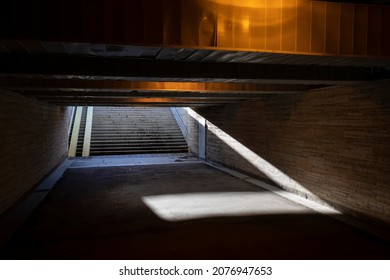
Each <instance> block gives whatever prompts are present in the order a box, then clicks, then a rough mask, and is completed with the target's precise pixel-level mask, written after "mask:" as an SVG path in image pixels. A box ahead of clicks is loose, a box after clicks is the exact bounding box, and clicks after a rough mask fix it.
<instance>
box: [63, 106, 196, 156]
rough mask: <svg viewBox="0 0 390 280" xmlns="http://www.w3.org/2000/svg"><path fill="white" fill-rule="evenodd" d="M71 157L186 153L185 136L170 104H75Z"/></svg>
mask: <svg viewBox="0 0 390 280" xmlns="http://www.w3.org/2000/svg"><path fill="white" fill-rule="evenodd" d="M73 115H74V118H73V122H72V129H71V134H70V138H69V139H70V140H69V157H81V156H82V157H85V156H102V155H106V156H107V155H127V154H156V153H164V154H165V153H186V152H188V146H187V143H186V139H185V138H184V136H183V133H182V131H181V130H180V127H179V125H178V123H177V121H176V119H175V117H174V115H173V112H172V110H171V109H170V108H167V107H76V108H75V110H74V114H73Z"/></svg>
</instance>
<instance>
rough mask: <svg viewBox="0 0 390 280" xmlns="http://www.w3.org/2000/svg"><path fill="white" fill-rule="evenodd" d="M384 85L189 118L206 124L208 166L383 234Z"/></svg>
mask: <svg viewBox="0 0 390 280" xmlns="http://www.w3.org/2000/svg"><path fill="white" fill-rule="evenodd" d="M389 87H390V86H389V82H386V81H385V82H376V83H369V84H364V85H357V86H349V87H341V86H340V87H332V88H327V89H321V90H313V91H309V92H307V93H306V94H300V95H297V96H280V95H274V96H270V97H268V98H267V99H265V100H258V101H255V102H254V101H250V102H249V101H248V102H243V103H241V104H240V105H226V106H225V107H209V108H198V109H196V111H197V112H195V111H193V110H191V109H189V113H190V116H191V117H192V119H194V120H195V121H196V119H197V117H196V115H201V116H202V117H204V118H205V119H206V120H207V132H206V135H205V136H204V137H206V138H207V141H206V142H207V145H206V154H207V160H209V161H214V162H217V163H221V164H224V165H226V166H229V167H232V168H235V169H238V170H241V171H244V172H246V173H251V174H254V176H261V177H265V178H268V179H270V180H272V181H273V182H274V183H275V184H277V185H278V186H279V187H282V188H283V189H286V190H288V191H290V192H293V193H296V194H299V195H301V196H303V197H306V198H309V199H312V200H315V201H317V202H320V203H323V204H326V205H328V206H333V207H334V208H336V209H337V210H339V211H341V212H343V213H345V214H348V215H352V216H355V217H357V218H360V219H363V220H366V221H367V222H370V223H375V224H377V225H381V226H384V227H387V228H388V227H389V224H390V209H389V205H390V195H389V193H390V192H389V183H388V182H389V181H390V178H389V174H390V168H389V164H388V162H389V158H390V153H389V151H390V139H389V135H390V115H389V114H388V112H389V105H390V103H389V98H388V94H387V92H388V90H389ZM194 116H195V117H194ZM190 144H191V143H190Z"/></svg>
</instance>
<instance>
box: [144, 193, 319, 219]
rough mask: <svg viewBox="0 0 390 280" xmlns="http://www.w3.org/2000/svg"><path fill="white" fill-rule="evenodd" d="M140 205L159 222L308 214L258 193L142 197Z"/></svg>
mask: <svg viewBox="0 0 390 280" xmlns="http://www.w3.org/2000/svg"><path fill="white" fill-rule="evenodd" d="M142 201H143V202H144V203H145V204H146V205H147V206H148V207H149V208H150V209H151V210H152V211H153V212H154V213H155V214H156V215H157V216H158V217H159V218H161V219H163V220H166V221H171V222H172V221H184V220H193V219H201V218H211V217H237V216H253V215H282V214H307V213H313V211H312V210H310V209H308V208H306V207H303V206H301V205H299V204H296V203H293V202H289V201H287V200H285V199H282V198H279V197H275V195H274V194H272V193H269V192H265V191H260V192H218V193H186V194H169V195H155V196H145V197H143V198H142Z"/></svg>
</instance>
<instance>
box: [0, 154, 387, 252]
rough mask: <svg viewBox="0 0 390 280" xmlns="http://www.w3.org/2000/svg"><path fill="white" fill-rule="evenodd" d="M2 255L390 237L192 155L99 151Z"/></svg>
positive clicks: (279, 246) (284, 245)
mask: <svg viewBox="0 0 390 280" xmlns="http://www.w3.org/2000/svg"><path fill="white" fill-rule="evenodd" d="M137 164H142V165H137ZM0 256H1V258H2V259H389V258H390V244H389V242H387V241H384V240H381V239H379V238H377V237H374V236H372V235H370V234H368V233H366V232H363V231H361V230H359V229H357V228H355V227H352V226H349V225H346V224H344V223H342V222H339V221H337V220H335V219H333V218H332V217H329V216H325V215H322V214H319V213H317V212H315V211H313V210H311V209H309V208H307V207H305V206H302V205H300V204H297V203H295V202H293V201H290V200H287V199H286V198H283V197H281V196H279V195H276V194H274V193H272V192H269V191H267V190H265V189H262V188H260V187H258V186H255V185H253V184H250V183H247V182H245V181H242V180H239V179H237V178H235V177H233V176H230V175H228V174H225V173H223V172H221V171H220V170H217V169H215V168H213V167H210V166H208V165H206V164H204V163H202V162H200V161H196V160H193V159H191V158H187V157H185V156H181V157H177V156H171V157H165V158H161V157H158V156H156V157H154V160H153V157H144V158H143V159H142V158H134V157H131V158H126V157H111V158H110V157H105V158H97V157H96V158H90V159H88V160H84V159H83V160H75V161H73V162H72V163H71V164H70V166H69V168H68V169H67V170H66V171H65V173H64V175H63V176H62V177H61V179H60V180H59V181H58V182H57V183H56V184H55V186H54V188H53V189H52V190H51V191H50V192H49V193H48V195H47V196H46V197H45V199H44V200H43V202H42V203H41V204H40V205H39V206H38V207H37V208H36V209H35V210H34V211H33V213H32V214H31V215H30V217H29V218H28V219H27V220H26V221H25V222H24V224H23V225H22V227H21V228H20V229H19V230H18V231H17V232H16V233H15V234H14V235H13V237H12V238H11V239H10V240H9V242H8V243H7V244H6V245H5V246H4V247H3V249H2V250H1V252H0Z"/></svg>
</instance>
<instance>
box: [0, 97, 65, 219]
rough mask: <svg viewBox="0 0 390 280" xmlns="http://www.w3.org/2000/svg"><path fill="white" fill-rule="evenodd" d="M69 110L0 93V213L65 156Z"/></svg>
mask: <svg viewBox="0 0 390 280" xmlns="http://www.w3.org/2000/svg"><path fill="white" fill-rule="evenodd" d="M69 119H70V109H68V108H67V107H57V106H52V105H48V104H46V103H42V102H39V101H37V100H35V99H28V98H25V97H23V96H21V95H20V94H17V93H12V92H6V91H3V90H0V133H1V137H0V141H1V143H0V166H1V168H0V214H1V213H3V212H4V211H5V210H6V209H8V208H9V207H11V206H12V205H14V204H15V203H16V202H17V201H18V200H19V199H21V198H22V197H23V195H24V194H26V193H27V192H28V191H29V190H31V188H32V187H33V186H34V185H36V184H37V183H38V182H39V181H40V180H41V179H42V178H43V177H44V176H45V175H47V174H48V173H49V172H50V171H51V170H52V169H53V168H54V167H56V165H58V164H59V163H61V162H62V161H63V160H64V158H65V157H66V155H67V141H68V126H69Z"/></svg>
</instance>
